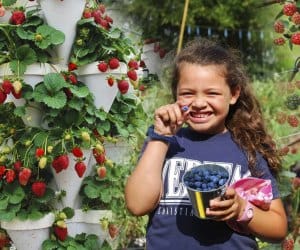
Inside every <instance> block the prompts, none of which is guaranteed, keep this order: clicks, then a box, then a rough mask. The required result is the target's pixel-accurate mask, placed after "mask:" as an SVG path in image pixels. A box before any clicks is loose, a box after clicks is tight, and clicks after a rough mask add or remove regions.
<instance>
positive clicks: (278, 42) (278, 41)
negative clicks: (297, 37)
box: [273, 37, 285, 45]
mask: <svg viewBox="0 0 300 250" xmlns="http://www.w3.org/2000/svg"><path fill="white" fill-rule="evenodd" d="M273 42H274V44H275V45H284V44H285V39H284V38H283V37H278V38H275V39H274V41H273Z"/></svg>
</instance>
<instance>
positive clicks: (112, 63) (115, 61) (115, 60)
mask: <svg viewBox="0 0 300 250" xmlns="http://www.w3.org/2000/svg"><path fill="white" fill-rule="evenodd" d="M108 65H109V68H111V69H117V68H118V67H119V66H120V62H119V59H118V58H115V57H113V58H111V59H110V60H109V62H108Z"/></svg>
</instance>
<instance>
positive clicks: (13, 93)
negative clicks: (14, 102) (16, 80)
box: [11, 89, 22, 99]
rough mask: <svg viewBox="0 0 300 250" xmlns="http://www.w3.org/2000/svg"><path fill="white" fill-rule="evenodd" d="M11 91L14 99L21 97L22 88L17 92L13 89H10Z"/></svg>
mask: <svg viewBox="0 0 300 250" xmlns="http://www.w3.org/2000/svg"><path fill="white" fill-rule="evenodd" d="M11 93H12V95H13V96H14V97H15V98H16V99H20V98H21V97H22V90H20V91H19V92H18V93H17V92H16V91H15V89H12V91H11Z"/></svg>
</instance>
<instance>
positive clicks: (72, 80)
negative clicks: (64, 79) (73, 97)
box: [68, 74, 78, 84]
mask: <svg viewBox="0 0 300 250" xmlns="http://www.w3.org/2000/svg"><path fill="white" fill-rule="evenodd" d="M68 78H69V80H70V82H71V83H72V84H77V82H78V81H77V76H76V75H75V74H70V75H69V77H68Z"/></svg>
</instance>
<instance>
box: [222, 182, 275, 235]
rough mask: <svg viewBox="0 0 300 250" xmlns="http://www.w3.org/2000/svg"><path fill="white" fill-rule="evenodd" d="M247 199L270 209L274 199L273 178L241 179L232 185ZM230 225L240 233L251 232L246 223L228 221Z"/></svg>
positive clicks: (258, 205)
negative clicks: (245, 225)
mask: <svg viewBox="0 0 300 250" xmlns="http://www.w3.org/2000/svg"><path fill="white" fill-rule="evenodd" d="M230 187H232V188H234V189H235V190H236V192H237V193H238V194H239V195H240V196H241V197H242V198H243V199H245V200H248V201H249V202H251V203H252V204H253V205H255V206H257V207H259V208H261V209H263V210H268V209H269V208H270V204H271V202H272V199H273V193H272V185H271V180H265V179H260V178H255V177H247V178H243V179H240V180H238V181H236V182H235V183H233V184H232V185H230ZM227 224H228V226H230V227H231V228H232V229H233V230H235V231H237V232H240V233H249V232H248V231H247V230H246V228H244V225H242V224H240V223H239V222H236V221H228V222H227Z"/></svg>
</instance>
